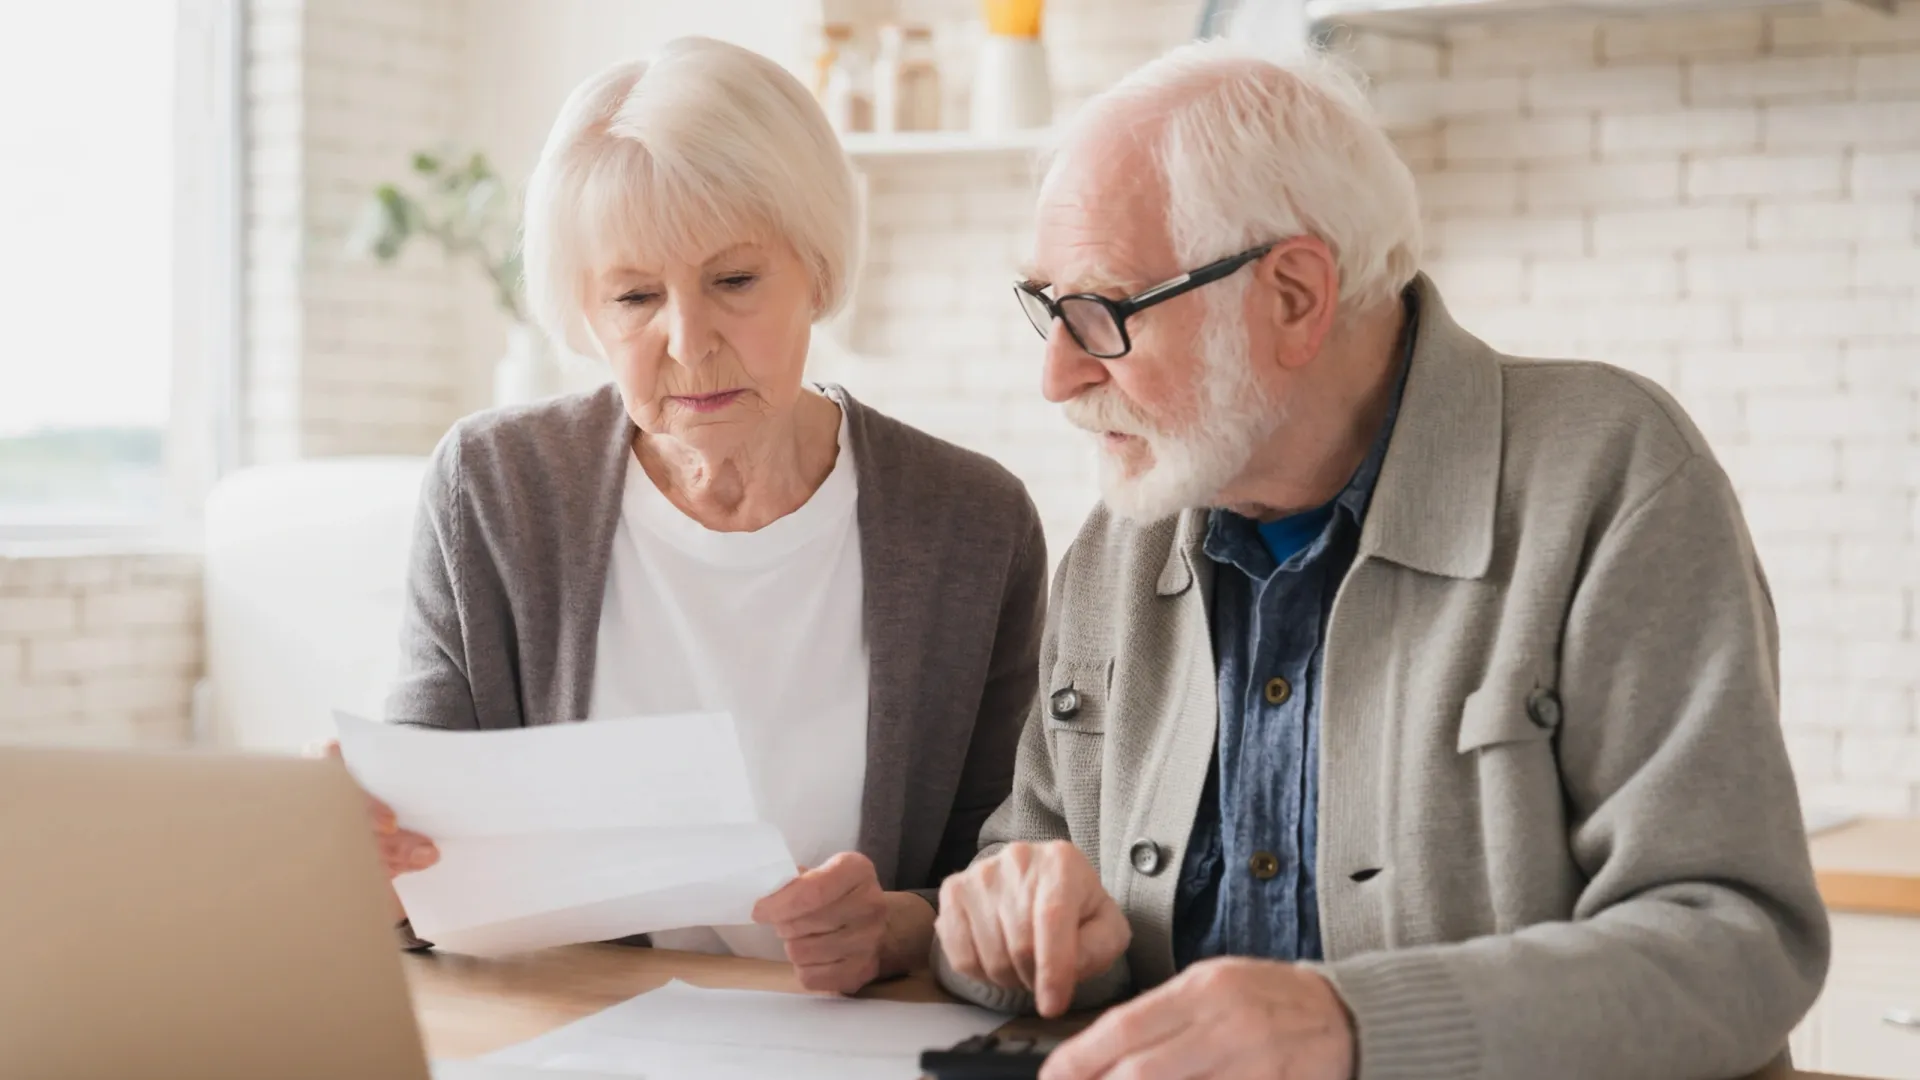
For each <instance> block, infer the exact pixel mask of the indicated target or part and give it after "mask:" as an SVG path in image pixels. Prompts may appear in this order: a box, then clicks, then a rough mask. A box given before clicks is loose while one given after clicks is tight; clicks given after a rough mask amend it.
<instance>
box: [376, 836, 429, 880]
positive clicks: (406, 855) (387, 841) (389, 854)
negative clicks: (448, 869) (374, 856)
mask: <svg viewBox="0 0 1920 1080" xmlns="http://www.w3.org/2000/svg"><path fill="white" fill-rule="evenodd" d="M380 861H381V862H383V863H385V864H386V867H387V873H388V874H389V875H398V874H407V873H412V872H413V871H415V870H425V869H426V868H427V867H429V866H432V865H433V864H434V863H437V862H439V861H440V849H439V848H437V847H435V846H434V844H433V841H431V840H429V839H427V838H426V837H424V836H421V835H420V834H419V833H415V832H405V831H399V832H395V833H393V834H391V835H388V836H383V837H381V838H380Z"/></svg>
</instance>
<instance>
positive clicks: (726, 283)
mask: <svg viewBox="0 0 1920 1080" xmlns="http://www.w3.org/2000/svg"><path fill="white" fill-rule="evenodd" d="M755 280H756V279H755V277H754V276H753V275H752V274H728V275H727V276H726V277H723V278H721V279H720V286H721V288H725V289H735V290H738V289H744V288H746V287H747V286H749V285H751V284H753V283H754V281H755Z"/></svg>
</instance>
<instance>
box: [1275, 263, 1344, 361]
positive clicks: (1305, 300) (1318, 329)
mask: <svg viewBox="0 0 1920 1080" xmlns="http://www.w3.org/2000/svg"><path fill="white" fill-rule="evenodd" d="M1253 272H1254V281H1255V283H1256V285H1257V287H1259V288H1261V289H1262V290H1264V291H1265V293H1266V300H1267V301H1268V302H1267V304H1266V309H1267V312H1268V315H1267V319H1268V322H1269V324H1270V329H1271V331H1272V333H1273V335H1274V342H1275V344H1276V345H1277V346H1278V347H1279V348H1278V353H1279V357H1278V359H1279V361H1280V364H1281V366H1283V367H1288V368H1299V367H1305V366H1306V365H1307V364H1308V363H1310V362H1311V361H1312V360H1313V358H1314V357H1316V356H1318V355H1319V354H1320V346H1321V345H1322V344H1323V343H1324V342H1325V341H1326V339H1327V335H1328V334H1329V333H1331V332H1332V331H1333V321H1334V316H1335V315H1336V314H1337V312H1338V308H1339V304H1340V263H1339V260H1338V259H1336V258H1335V257H1334V254H1333V250H1332V249H1331V248H1329V247H1328V246H1327V243H1326V241H1324V240H1322V239H1320V238H1319V237H1317V236H1298V237H1295V238H1293V239H1291V240H1283V241H1281V242H1280V243H1278V244H1275V245H1274V246H1273V250H1271V251H1269V252H1267V253H1266V254H1265V255H1262V256H1261V257H1260V258H1259V260H1258V261H1256V262H1255V263H1254V264H1253Z"/></svg>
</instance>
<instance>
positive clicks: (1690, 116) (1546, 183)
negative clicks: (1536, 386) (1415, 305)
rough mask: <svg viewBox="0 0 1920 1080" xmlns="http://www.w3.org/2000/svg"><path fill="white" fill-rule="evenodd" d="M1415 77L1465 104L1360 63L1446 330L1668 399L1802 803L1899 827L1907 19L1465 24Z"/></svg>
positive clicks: (1916, 799) (1910, 551) (1917, 336)
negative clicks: (1720, 471)
mask: <svg viewBox="0 0 1920 1080" xmlns="http://www.w3.org/2000/svg"><path fill="white" fill-rule="evenodd" d="M1440 52H1441V59H1440V64H1439V67H1440V68H1441V70H1444V71H1447V72H1451V73H1452V74H1451V78H1452V79H1453V80H1457V81H1458V82H1460V83H1461V84H1462V85H1463V86H1465V87H1467V88H1468V89H1466V90H1460V91H1454V92H1449V91H1446V90H1437V91H1436V90H1434V89H1433V88H1432V87H1431V85H1430V84H1431V73H1419V74H1415V75H1412V76H1408V75H1403V74H1400V73H1399V72H1397V71H1396V70H1395V69H1394V68H1393V66H1392V65H1386V64H1382V63H1380V62H1378V60H1377V59H1376V57H1375V56H1374V55H1372V54H1370V53H1364V52H1363V53H1362V56H1361V58H1362V59H1363V61H1365V62H1366V64H1367V66H1368V67H1369V69H1370V70H1371V71H1372V72H1373V74H1374V76H1375V78H1376V80H1377V87H1376V93H1377V95H1378V96H1379V98H1380V100H1381V102H1382V103H1383V106H1384V107H1385V109H1386V111H1387V113H1388V115H1389V116H1390V117H1395V114H1396V113H1399V114H1405V113H1408V112H1409V111H1411V110H1409V109H1408V107H1407V106H1406V105H1405V104H1404V103H1405V102H1407V101H1408V100H1410V99H1419V100H1420V101H1421V102H1422V103H1423V110H1422V111H1419V112H1418V113H1417V114H1416V115H1413V116H1411V117H1408V116H1404V115H1402V116H1398V117H1396V119H1397V121H1398V122H1399V123H1400V124H1401V128H1400V130H1399V131H1398V133H1397V136H1396V137H1397V138H1398V139H1399V140H1400V141H1401V142H1402V144H1403V145H1405V146H1407V147H1408V149H1409V151H1410V152H1409V154H1408V157H1409V160H1410V162H1411V163H1412V164H1413V165H1414V167H1415V170H1416V173H1417V175H1418V178H1419V181H1420V184H1421V189H1422V191H1423V193H1426V194H1427V196H1428V197H1427V199H1426V211H1427V216H1428V218H1429V219H1430V220H1431V221H1432V223H1433V227H1432V230H1431V233H1430V235H1429V238H1428V239H1429V246H1430V255H1431V257H1430V259H1429V265H1430V268H1431V269H1432V271H1433V272H1434V274H1435V276H1436V278H1437V279H1438V280H1439V282H1440V284H1441V286H1442V288H1443V289H1445V290H1446V291H1447V293H1448V295H1449V297H1450V299H1451V303H1452V306H1454V307H1455V308H1456V309H1457V313H1458V314H1459V315H1460V317H1461V319H1462V321H1463V322H1464V323H1465V324H1466V325H1467V326H1469V327H1471V328H1474V329H1476V330H1477V331H1479V332H1480V333H1481V334H1482V335H1483V336H1484V337H1486V338H1487V339H1488V340H1489V341H1490V342H1492V343H1493V344H1494V345H1496V346H1499V347H1503V348H1507V349H1511V350H1514V351H1518V352H1522V353H1536V354H1538V353H1546V354H1564V355H1577V356H1588V357H1594V358H1597V359H1603V360H1608V361H1612V362H1615V363H1619V364H1622V365H1623V366H1627V367H1630V368H1632V369H1634V370H1638V371H1641V372H1643V373H1645V374H1648V375H1650V376H1651V377H1653V378H1656V379H1658V380H1660V381H1661V382H1663V383H1665V384H1666V385H1667V386H1668V387H1669V388H1670V389H1672V390H1673V391H1674V392H1675V393H1676V395H1677V396H1679V397H1680V399H1681V400H1682V401H1683V402H1684V403H1685V404H1686V405H1687V406H1688V408H1689V409H1690V410H1691V411H1692V413H1693V415H1694V419H1695V420H1696V422H1698V423H1699V424H1700V426H1701V428H1702V429H1703V431H1705V433H1706V435H1707V437H1708V439H1709V440H1710V441H1711V442H1712V443H1713V444H1714V446H1715V448H1716V450H1717V451H1718V452H1719V454H1720V455H1721V458H1722V460H1723V462H1724V463H1725V465H1726V467H1727V470H1728V472H1729V474H1730V475H1731V476H1732V477H1733V479H1734V483H1735V485H1736V487H1737V488H1738V489H1739V490H1740V493H1741V497H1742V500H1743V503H1744V506H1745V509H1746V512H1747V517H1748V520H1749V523H1750V525H1751V527H1752V529H1753V532H1754V536H1755V540H1756V543H1757V544H1758V545H1759V548H1760V550H1761V554H1762V557H1763V558H1764V559H1765V561H1766V564H1767V568H1768V571H1769V576H1770V577H1771V579H1772V582H1773V586H1774V590H1775V594H1776V599H1777V604H1778V608H1779V612H1780V618H1781V623H1782V627H1783V634H1782V650H1783V656H1782V667H1783V683H1784V685H1783V691H1782V692H1783V709H1784V713H1785V721H1786V723H1787V725H1788V731H1789V744H1790V749H1791V752H1792V753H1793V756H1794V761H1795V764H1796V767H1797V768H1798V770H1799V772H1800V775H1801V780H1802V783H1803V786H1804V788H1805V790H1806V795H1807V798H1808V799H1809V800H1810V801H1815V802H1821V803H1826V804H1831V805H1837V806H1847V807H1853V808H1856V809H1859V810H1863V811H1875V812H1889V813H1915V812H1920V700H1917V699H1920V589H1916V587H1915V585H1914V582H1915V580H1916V578H1920V206H1917V205H1916V203H1917V201H1920V74H1916V73H1920V4H1915V3H1913V2H1911V0H1909V2H1908V3H1906V4H1905V5H1904V6H1903V7H1902V9H1901V12H1900V14H1899V16H1898V17H1897V18H1894V19H1887V18H1883V17H1880V16H1875V15H1871V14H1862V13H1859V12H1851V11H1844V12H1839V13H1837V14H1833V15H1829V16H1821V17H1811V18H1810V17H1806V16H1801V15H1791V16H1788V15H1776V16H1772V17H1769V16H1766V15H1762V14H1735V15H1711V16H1687V17H1675V18H1663V19H1639V20H1629V21H1617V22H1603V23H1599V24H1594V23H1567V24H1562V25H1539V24H1536V25H1512V26H1494V27H1482V28H1476V29H1474V30H1473V31H1471V32H1468V33H1463V34H1461V35H1460V36H1459V37H1458V38H1457V39H1456V40H1454V41H1453V42H1452V43H1451V45H1450V46H1448V47H1443V48H1442V49H1441V50H1440ZM1492 72H1510V73H1514V74H1519V75H1520V76H1521V77H1523V78H1524V79H1525V92H1524V93H1523V96H1522V99H1521V101H1520V102H1518V103H1516V104H1515V106H1514V107H1512V108H1509V109H1506V110H1504V111H1500V110H1494V109H1491V108H1490V106H1489V101H1490V100H1491V96H1490V95H1489V94H1488V93H1487V92H1486V91H1485V89H1484V84H1485V83H1486V80H1488V79H1489V78H1493V77H1495V76H1494V75H1492V74H1489V73H1492ZM1445 81H1446V80H1442V85H1444V82H1445ZM1676 86H1677V87H1678V88H1679V93H1678V94H1677V95H1675V94H1674V93H1673V90H1674V88H1675V87H1676ZM1408 87H1413V88H1414V89H1412V90H1409V89H1407V88H1408ZM1602 88H1611V91H1612V92H1605V91H1603V90H1602ZM1427 102H1441V103H1444V106H1443V107H1440V108H1427V107H1425V103H1427ZM1495 104H1497V102H1495ZM1582 124H1589V125H1591V126H1592V130H1593V131H1594V138H1593V139H1592V140H1591V141H1590V142H1587V143H1583V142H1582V140H1581V139H1580V137H1579V135H1580V130H1581V125H1582ZM1435 140H1437V141H1438V142H1439V144H1440V146H1441V148H1442V150H1441V153H1440V154H1439V155H1438V156H1435V155H1432V154H1431V153H1430V150H1429V147H1430V146H1431V145H1432V143H1433V142H1434V141H1435ZM1516 184H1517V185H1518V188H1519V191H1520V196H1521V197H1520V200H1519V202H1518V203H1517V204H1516V203H1514V202H1513V201H1512V199H1511V197H1510V195H1511V192H1512V191H1513V188H1514V186H1515V185H1516ZM1515 262H1517V263H1518V264H1519V266H1518V268H1517V269H1516V268H1515V266H1514V265H1513V264H1514V263H1515ZM1516 286H1517V287H1516Z"/></svg>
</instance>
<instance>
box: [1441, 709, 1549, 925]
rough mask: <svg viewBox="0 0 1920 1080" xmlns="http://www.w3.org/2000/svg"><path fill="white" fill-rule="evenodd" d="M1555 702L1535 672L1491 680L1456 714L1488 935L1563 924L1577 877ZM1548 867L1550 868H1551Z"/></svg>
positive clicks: (1459, 746)
mask: <svg viewBox="0 0 1920 1080" xmlns="http://www.w3.org/2000/svg"><path fill="white" fill-rule="evenodd" d="M1560 720H1561V717H1560V698H1559V696H1558V695H1557V694H1556V693H1555V692H1554V691H1553V689H1552V688H1551V687H1545V686H1541V685H1539V683H1538V682H1536V680H1535V678H1534V676H1533V674H1532V672H1528V671H1516V672H1512V673H1509V674H1496V675H1494V676H1492V677H1490V678H1489V679H1488V680H1487V682H1486V683H1485V684H1484V685H1483V686H1481V688H1480V689H1478V690H1476V691H1474V692H1473V693H1472V694H1469V695H1468V696H1467V700H1466V702H1465V703H1464V704H1463V705H1462V707H1461V710H1460V735H1459V741H1458V744H1457V745H1458V749H1459V752H1460V755H1461V758H1460V761H1461V763H1462V765H1463V766H1464V767H1465V770H1466V771H1467V772H1466V775H1467V777H1470V779H1466V778H1465V777H1463V779H1466V783H1467V784H1468V785H1469V786H1470V788H1471V790H1472V792H1473V795H1472V798H1473V799H1474V801H1475V803H1477V804H1478V805H1477V811H1478V813H1477V816H1478V818H1479V823H1480V838H1479V839H1480V851H1481V858H1482V862H1483V872H1484V873H1485V875H1486V887H1487V899H1488V901H1489V905H1488V906H1489V909H1490V911H1491V914H1492V916H1493V920H1492V925H1490V926H1487V927H1484V929H1485V930H1487V931H1491V932H1493V933H1509V932H1512V931H1514V930H1517V929H1519V928H1520V927H1522V926H1528V925H1531V924H1533V923H1536V922H1541V921H1546V920H1552V919H1564V918H1567V917H1568V915H1569V913H1570V912H1571V911H1572V903H1573V898H1574V896H1575V894H1576V892H1577V888H1576V875H1575V873H1574V872H1573V869H1572V864H1571V862H1570V857H1569V854H1568V851H1567V839H1566V806H1565V801H1566V800H1565V796H1564V794H1563V792H1562V790H1561V785H1560V769H1559V761H1558V753H1557V752H1556V747H1555V744H1554V741H1553V736H1554V734H1555V733H1556V732H1558V731H1559V730H1560ZM1550 868H1552V869H1550Z"/></svg>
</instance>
